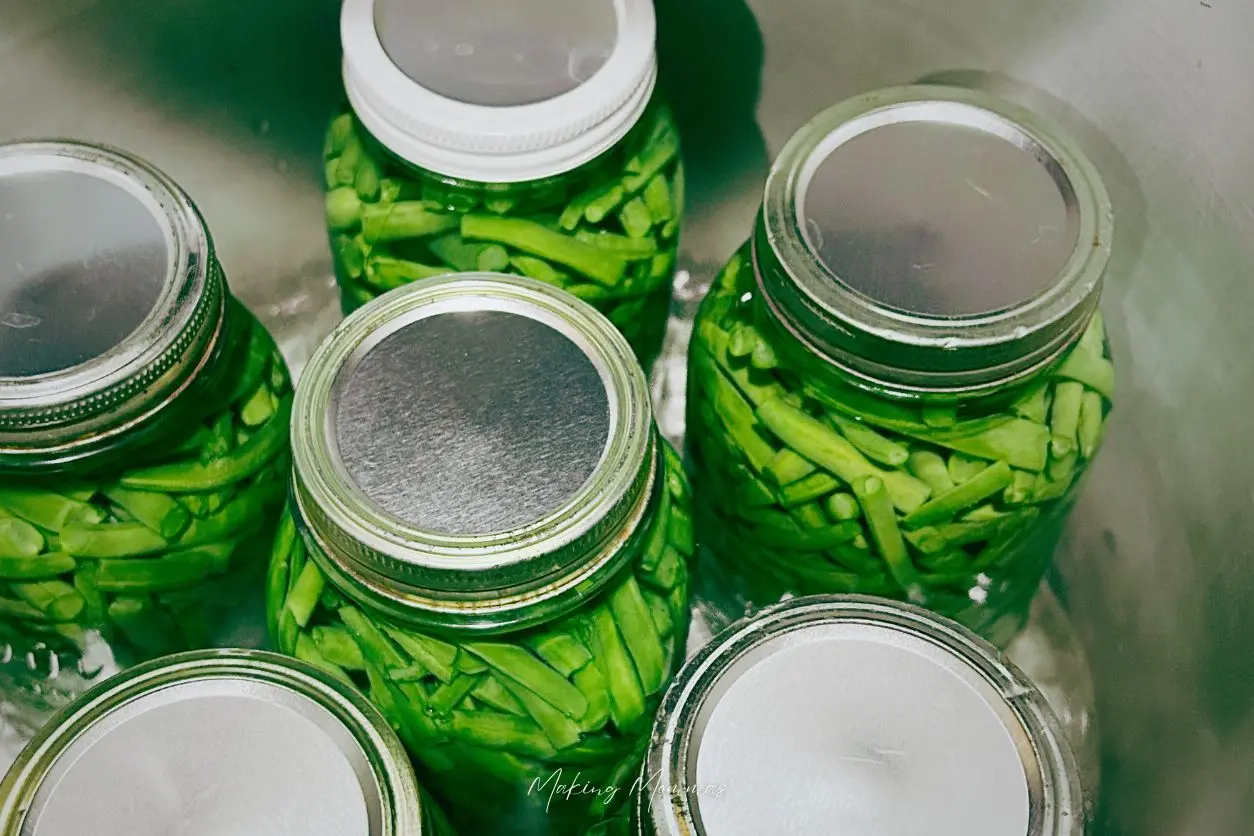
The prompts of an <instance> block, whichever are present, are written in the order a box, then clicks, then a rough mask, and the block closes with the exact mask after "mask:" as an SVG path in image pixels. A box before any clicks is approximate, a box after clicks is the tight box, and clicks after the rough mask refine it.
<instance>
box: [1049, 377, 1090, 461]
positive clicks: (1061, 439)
mask: <svg viewBox="0 0 1254 836" xmlns="http://www.w3.org/2000/svg"><path fill="white" fill-rule="evenodd" d="M1083 399H1084V387H1083V386H1081V385H1080V384H1079V383H1074V382H1072V381H1066V382H1063V383H1059V384H1058V386H1056V387H1055V389H1054V406H1053V409H1052V410H1051V411H1050V413H1049V425H1050V432H1051V434H1052V440H1051V442H1050V448H1051V450H1052V451H1053V453H1054V454H1055V455H1057V456H1065V455H1067V454H1068V453H1070V452H1072V451H1073V450H1075V449H1076V432H1077V430H1078V427H1079V423H1080V405H1081V403H1082V402H1083Z"/></svg>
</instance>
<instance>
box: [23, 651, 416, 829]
mask: <svg viewBox="0 0 1254 836" xmlns="http://www.w3.org/2000/svg"><path fill="white" fill-rule="evenodd" d="M4 790H5V792H4V793H3V795H4V799H3V800H0V834H3V836H18V835H19V834H20V836H63V834H68V833H91V834H93V836H133V834H136V833H153V834H157V833H160V834H175V833H177V834H186V836H201V834H203V836H210V834H219V833H230V834H233V836H252V835H253V834H255V836H285V834H292V836H295V834H301V836H316V835H317V834H325V836H341V834H346V833H353V834H363V836H364V835H365V834H369V836H385V834H386V835H387V836H402V834H406V835H408V836H420V834H421V833H422V827H421V822H422V811H421V808H420V806H419V799H418V794H417V786H416V783H415V778H414V775H413V771H412V769H411V767H410V766H409V762H408V760H407V759H406V757H405V753H404V750H403V748H402V746H401V744H400V742H399V740H397V739H396V737H395V735H394V734H393V733H392V731H391V729H389V728H388V726H387V724H386V722H385V721H384V719H383V718H382V717H381V716H380V715H379V714H378V712H377V711H376V710H375V709H374V708H373V707H372V706H370V705H369V703H367V702H366V701H365V700H364V698H362V697H361V696H360V695H358V694H356V693H354V692H353V691H352V690H351V689H348V688H345V687H342V686H340V685H338V684H337V683H335V682H334V681H333V680H331V679H330V678H329V677H327V676H326V675H324V674H322V673H320V672H318V671H317V670H315V669H314V668H312V667H309V666H307V665H305V664H304V663H301V662H297V661H296V660H292V659H287V658H285V657H281V656H277V655H274V654H269V653H259V652H250V651H213V652H204V653H192V654H182V655H180V656H175V657H169V658H168V659H166V660H162V661H158V662H156V663H151V664H148V665H145V666H142V667H140V668H136V669H134V670H133V671H131V672H128V673H127V674H123V675H122V676H120V677H116V678H114V679H111V680H109V682H107V683H104V684H103V685H102V686H100V687H98V688H96V689H93V690H92V691H91V692H89V693H88V694H87V695H85V696H84V697H83V698H82V699H80V700H79V701H78V702H76V703H74V704H73V705H71V706H70V707H69V708H68V709H66V710H65V711H64V712H63V713H62V714H61V715H59V716H58V717H57V719H56V721H55V722H54V723H53V724H52V725H50V726H49V727H48V728H46V729H45V730H44V731H43V732H41V733H40V735H39V736H38V737H36V738H35V740H34V741H32V742H31V744H30V745H29V746H28V747H27V748H26V749H25V750H24V751H23V753H22V755H21V756H20V757H19V759H18V761H17V763H16V764H15V765H14V767H13V768H12V770H11V771H10V773H9V775H8V776H7V777H6V778H5V782H4Z"/></svg>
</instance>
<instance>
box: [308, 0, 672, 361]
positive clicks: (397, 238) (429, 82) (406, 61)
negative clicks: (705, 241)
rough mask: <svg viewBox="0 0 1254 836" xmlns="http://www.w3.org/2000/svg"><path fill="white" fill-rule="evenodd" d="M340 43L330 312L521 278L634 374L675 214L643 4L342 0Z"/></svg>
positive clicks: (654, 328) (660, 304)
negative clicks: (587, 306) (630, 356)
mask: <svg viewBox="0 0 1254 836" xmlns="http://www.w3.org/2000/svg"><path fill="white" fill-rule="evenodd" d="M341 32H342V40H343V46H344V82H345V87H346V90H347V93H348V100H349V102H350V104H351V108H350V109H349V110H347V111H346V112H344V113H343V114H341V115H340V116H338V117H337V118H336V119H335V120H334V121H333V122H332V123H331V125H330V128H329V129H328V132H327V137H326V144H325V149H324V154H325V163H326V186H327V195H326V217H327V224H328V227H329V229H330V235H331V244H332V249H333V251H334V256H335V265H336V274H337V277H338V279H339V282H340V286H341V290H342V299H343V303H344V308H345V310H346V311H350V310H352V309H354V308H356V307H357V306H359V305H361V304H362V303H364V302H365V301H367V300H369V299H371V298H374V297H375V296H378V295H379V294H381V293H383V292H385V291H388V290H391V289H392V288H395V287H399V286H401V285H404V284H408V283H410V282H413V281H415V280H418V279H423V278H428V277H431V276H436V275H440V274H445V273H453V272H465V271H479V270H484V271H492V272H501V273H509V274H516V275H522V276H528V277H531V278H533V279H537V280H539V281H542V282H546V283H548V284H552V285H555V286H557V287H560V288H563V289H564V290H567V291H569V292H570V293H572V294H574V295H575V296H578V297H579V298H581V299H583V300H585V301H587V302H589V303H591V304H592V305H593V306H594V307H596V308H597V309H598V310H600V311H601V312H602V313H604V314H605V315H606V316H608V317H609V318H610V320H611V321H612V322H613V323H614V324H615V325H616V326H617V327H618V328H619V329H620V330H621V331H622V332H623V333H624V334H625V335H626V336H627V339H628V342H630V343H631V345H632V348H633V349H634V350H635V352H636V355H637V357H638V358H639V359H640V361H641V363H642V364H644V366H645V368H646V369H647V368H648V367H649V364H650V363H652V361H653V359H654V358H655V357H656V356H657V353H658V351H659V350H660V347H661V342H662V337H663V334H664V332H665V325H666V318H667V313H668V310H669V305H670V295H671V280H672V276H673V273H674V269H675V258H676V251H677V247H678V235H679V226H680V221H681V220H682V217H683V207H684V176H683V167H682V164H681V162H680V157H679V138H678V135H677V133H676V130H675V125H674V123H673V121H672V119H671V116H670V112H669V110H668V109H667V107H666V105H665V103H664V102H662V101H661V99H660V98H659V95H658V94H657V93H656V92H655V89H654V88H655V79H656V73H657V70H656V58H655V55H654V33H655V22H654V15H653V7H652V4H651V3H650V2H649V0H595V2H587V0H559V1H558V2H553V3H548V4H546V5H545V6H544V7H542V8H539V7H535V6H534V5H519V4H516V3H507V2H501V0H475V1H474V2H472V3H470V4H469V5H467V4H466V3H458V4H437V5H436V6H431V5H430V4H415V3H410V2H406V0H348V2H346V3H345V4H344V7H343V17H342V26H341Z"/></svg>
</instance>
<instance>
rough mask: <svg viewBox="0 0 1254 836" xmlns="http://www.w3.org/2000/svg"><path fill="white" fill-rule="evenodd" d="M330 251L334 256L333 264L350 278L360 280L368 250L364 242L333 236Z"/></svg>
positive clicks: (352, 238)
mask: <svg viewBox="0 0 1254 836" xmlns="http://www.w3.org/2000/svg"><path fill="white" fill-rule="evenodd" d="M331 250H332V252H333V253H334V254H335V263H336V264H337V265H339V266H340V267H342V268H343V269H344V272H346V273H348V275H349V276H350V277H351V278H354V279H357V278H361V275H362V273H363V272H364V271H365V269H366V254H367V250H368V248H367V246H366V243H365V241H363V240H361V239H360V238H356V237H353V236H349V235H335V236H332V238H331Z"/></svg>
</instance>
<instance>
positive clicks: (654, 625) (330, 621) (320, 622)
mask: <svg viewBox="0 0 1254 836" xmlns="http://www.w3.org/2000/svg"><path fill="white" fill-rule="evenodd" d="M293 422H294V423H293V443H294V450H293V452H294V475H293V488H292V502H291V509H290V510H291V514H290V517H289V518H288V519H286V520H285V521H284V523H283V524H282V525H281V527H280V532H279V535H278V538H277V540H276V545H275V550H274V558H273V561H272V563H271V571H270V578H269V582H268V592H267V595H268V601H269V615H270V629H271V630H272V632H273V634H274V636H275V639H276V643H277V644H278V646H279V647H280V648H281V649H282V650H283V651H284V652H287V653H291V654H294V655H296V656H298V657H300V658H302V659H304V660H306V661H309V662H311V663H313V664H316V665H319V666H320V667H322V668H324V669H326V670H328V671H330V672H331V673H333V674H334V675H335V676H337V677H339V678H340V679H341V680H343V681H345V682H350V683H352V684H354V685H355V686H357V687H359V688H361V689H363V690H364V691H365V692H366V693H368V694H369V695H370V697H371V699H372V700H373V701H374V703H375V704H376V705H378V706H379V708H380V709H381V710H382V711H383V713H384V714H385V715H386V716H387V717H388V719H389V720H390V721H391V723H392V725H393V726H394V727H395V728H396V729H397V730H398V732H399V733H400V736H401V738H402V739H403V740H404V741H405V743H406V744H407V746H408V747H409V749H410V751H411V753H412V754H413V756H414V759H415V762H416V764H417V765H418V769H419V775H420V777H421V779H422V781H423V783H424V784H425V785H426V786H428V787H430V788H431V790H432V791H433V792H434V793H435V794H436V795H437V796H438V797H440V799H441V801H442V802H444V804H445V807H446V810H447V811H448V813H449V815H450V818H451V819H452V821H453V823H454V825H455V826H457V827H458V829H459V830H462V831H463V832H467V833H501V834H509V833H518V834H528V833H551V834H567V833H569V834H582V833H584V832H585V831H586V830H587V828H588V826H589V825H591V824H592V823H594V822H595V821H596V820H598V819H599V818H601V817H603V816H607V815H610V814H612V813H613V812H614V810H615V808H616V807H618V806H619V805H621V804H622V803H623V801H624V800H625V795H626V794H625V793H618V792H613V791H609V790H605V791H602V792H597V790H598V789H603V790H604V789H605V788H609V787H619V786H627V785H629V784H630V783H631V776H632V775H633V774H634V772H635V771H636V770H638V769H639V765H640V759H641V757H642V754H643V746H644V744H645V738H646V737H647V734H648V727H649V724H650V722H651V717H652V712H653V709H654V708H655V707H656V705H657V702H658V700H659V699H660V696H661V693H662V690H663V689H664V688H665V686H666V684H667V683H668V682H669V680H670V678H671V675H672V672H673V670H674V668H675V666H676V665H677V664H678V662H679V661H681V660H682V657H683V649H684V646H685V639H686V635H687V629H688V564H689V561H690V556H691V554H692V550H693V544H692V523H691V516H690V510H689V495H688V490H687V487H686V483H685V481H684V477H683V475H682V473H681V468H680V465H679V463H678V459H677V456H676V454H675V452H674V450H673V449H672V448H670V447H669V446H668V445H667V444H666V443H665V442H664V441H663V440H661V439H660V437H659V435H658V433H657V431H656V429H655V427H654V425H653V421H652V417H651V410H650V404H649V396H648V389H647V383H646V380H645V376H644V373H643V371H642V370H641V368H640V366H639V364H638V363H637V362H636V361H635V359H634V358H633V356H632V353H631V350H630V347H629V346H628V344H627V342H626V341H625V339H624V338H623V337H622V335H621V334H620V333H618V332H617V331H616V330H615V329H614V328H613V326H612V324H611V323H610V322H609V321H608V320H607V319H606V318H605V317H603V316H601V315H600V314H598V313H597V312H596V311H595V310H593V309H592V308H591V307H589V306H588V305H586V304H584V303H582V302H580V301H579V300H577V299H575V298H574V297H571V296H569V295H568V294H565V293H562V292H561V291H558V290H556V289H555V288H552V287H550V286H547V285H544V284H543V283H540V282H536V281H533V280H530V279H524V278H519V277H509V276H504V275H499V274H467V275H463V276H456V277H448V278H436V279H429V280H427V281H424V282H421V283H417V284H415V285H413V286H412V287H410V288H407V289H405V290H398V291H396V292H395V293H391V294H389V295H387V296H386V297H383V298H380V299H378V300H375V301H374V302H372V303H370V304H369V305H367V306H365V307H364V308H362V309H361V310H359V311H357V312H356V313H355V314H353V315H351V316H350V317H349V318H348V319H346V320H345V322H344V323H342V324H341V326H340V327H339V329H338V330H337V331H336V332H335V333H333V334H332V336H331V337H330V338H329V339H328V341H327V342H325V343H324V344H323V345H322V346H321V348H320V349H319V351H318V352H317V353H316V354H315V355H314V357H313V358H312V359H311V361H310V364H309V366H308V367H307V368H306V371H305V373H304V375H303V377H302V382H301V386H300V388H299V391H298V392H297V396H296V407H295V410H294V418H293ZM572 782H578V783H580V784H583V785H587V786H589V787H592V788H593V789H591V790H586V791H581V792H577V793H575V792H567V788H568V787H569V786H570V785H571V784H572Z"/></svg>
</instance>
